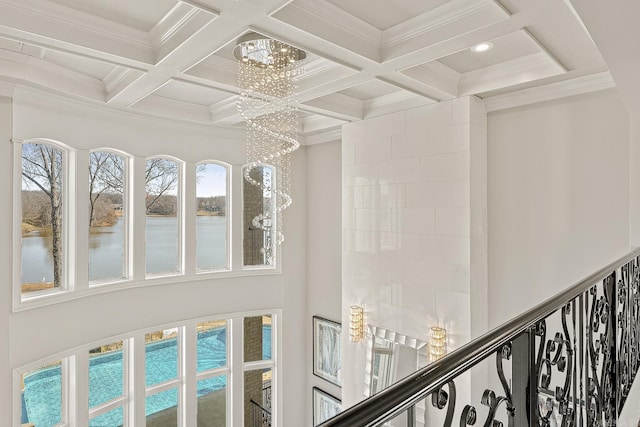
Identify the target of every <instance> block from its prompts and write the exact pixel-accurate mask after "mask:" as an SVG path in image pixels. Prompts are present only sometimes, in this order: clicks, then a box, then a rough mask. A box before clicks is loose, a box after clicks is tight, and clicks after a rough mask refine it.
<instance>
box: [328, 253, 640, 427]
mask: <svg viewBox="0 0 640 427" xmlns="http://www.w3.org/2000/svg"><path fill="white" fill-rule="evenodd" d="M638 368H640V249H635V250H633V251H631V252H630V253H629V254H627V255H625V256H624V257H622V258H620V259H619V260H617V261H615V262H613V263H611V264H609V265H608V266H606V267H604V268H602V269H600V270H598V271H596V272H595V273H593V274H592V275H590V276H589V277H587V278H585V279H584V280H582V281H580V282H578V283H577V284H575V285H573V286H571V287H570V288H568V289H566V290H565V291H563V292H561V293H559V294H557V295H556V296H554V297H552V298H550V299H548V300H547V301H545V302H544V303H542V304H540V305H538V306H536V307H534V308H532V309H530V310H529V311H527V312H525V313H523V314H521V315H520V316H518V317H516V318H514V319H512V320H511V321H509V322H507V323H505V324H503V325H502V326H500V327H498V328H496V329H494V330H492V331H490V332H488V333H487V334H485V335H483V336H481V337H479V338H478V339H476V340H474V341H472V342H470V343H468V344H467V345H465V346H463V347H461V348H459V349H458V350H456V351H454V352H452V353H450V354H449V355H447V356H446V357H444V358H442V359H440V360H438V361H436V362H434V363H432V364H430V365H428V366H426V367H425V368H423V369H421V370H419V371H417V372H415V373H413V374H411V375H409V376H408V377H406V378H404V379H402V380H400V381H399V382H397V383H395V384H394V385H392V386H390V387H389V388H387V389H385V390H383V391H381V392H380V393H378V394H375V395H373V396H372V397H369V398H368V399H366V400H364V401H362V402H360V403H358V404H356V405H355V406H353V407H351V408H349V409H347V410H345V411H343V412H342V413H340V414H338V415H337V416H335V417H333V418H332V419H330V420H328V421H326V422H324V423H323V424H321V426H322V427H368V426H383V425H385V426H403V427H404V426H407V427H416V426H420V425H425V426H446V427H449V426H454V425H455V426H461V427H464V426H471V425H482V426H487V427H489V426H492V427H502V426H509V427H524V426H544V427H555V426H562V427H565V426H566V427H570V426H576V427H577V426H580V427H583V426H584V427H587V426H589V427H592V426H596V427H613V426H618V427H627V426H629V427H631V426H632V425H635V421H634V422H633V423H629V422H628V421H626V420H628V419H630V418H629V417H633V418H631V419H634V420H637V419H638V416H640V414H638V413H637V412H638V411H640V410H639V409H636V408H637V407H638V406H639V405H637V403H634V404H629V405H627V406H625V403H626V401H627V400H628V397H629V395H630V393H633V394H636V393H637V394H639V395H640V390H637V389H638V387H636V388H634V389H632V384H633V381H634V379H635V377H636V373H637V371H638ZM463 376H464V377H467V378H468V377H470V378H471V383H472V387H471V390H458V389H457V387H458V386H457V384H458V383H462V382H461V381H459V380H460V379H461V377H463ZM478 385H481V387H478ZM476 389H480V390H484V391H482V392H481V393H479V394H478V395H474V394H472V392H473V390H476ZM461 391H463V393H461ZM457 396H471V400H470V401H465V400H464V399H461V398H458V397H457ZM638 398H640V396H638ZM633 401H634V402H637V401H638V399H636V398H633ZM417 408H419V410H417ZM423 408H424V409H423ZM630 411H631V412H636V413H635V414H632V413H631V412H630Z"/></svg>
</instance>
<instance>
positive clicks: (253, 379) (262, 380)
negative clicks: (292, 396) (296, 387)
mask: <svg viewBox="0 0 640 427" xmlns="http://www.w3.org/2000/svg"><path fill="white" fill-rule="evenodd" d="M271 375H272V371H271V369H261V370H255V371H247V372H245V373H244V425H245V427H252V426H257V425H258V426H259V425H263V424H260V422H261V421H262V420H264V419H267V418H268V419H269V421H270V419H271ZM268 425H271V424H270V423H269V424H268Z"/></svg>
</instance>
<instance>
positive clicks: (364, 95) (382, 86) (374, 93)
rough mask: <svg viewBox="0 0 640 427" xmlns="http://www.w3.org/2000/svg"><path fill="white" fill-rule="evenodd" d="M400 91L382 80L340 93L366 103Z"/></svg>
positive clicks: (372, 81) (371, 81)
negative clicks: (368, 100)
mask: <svg viewBox="0 0 640 427" xmlns="http://www.w3.org/2000/svg"><path fill="white" fill-rule="evenodd" d="M400 91H401V89H399V88H397V87H395V86H393V85H390V84H388V83H385V82H382V81H380V80H370V81H368V82H366V83H363V84H361V85H358V86H354V87H351V88H349V89H345V90H343V91H340V93H342V94H343V95H347V96H350V97H352V98H356V99H359V100H361V101H366V100H367V99H372V98H377V97H379V96H384V95H389V94H390V93H394V92H400Z"/></svg>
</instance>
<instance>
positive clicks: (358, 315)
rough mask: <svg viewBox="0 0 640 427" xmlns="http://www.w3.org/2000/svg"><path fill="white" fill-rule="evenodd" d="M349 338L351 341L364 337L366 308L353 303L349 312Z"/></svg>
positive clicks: (360, 339) (357, 340)
mask: <svg viewBox="0 0 640 427" xmlns="http://www.w3.org/2000/svg"><path fill="white" fill-rule="evenodd" d="M349 338H350V339H351V342H360V341H362V340H363V339H364V308H362V307H361V306H359V305H352V306H351V312H350V313H349Z"/></svg>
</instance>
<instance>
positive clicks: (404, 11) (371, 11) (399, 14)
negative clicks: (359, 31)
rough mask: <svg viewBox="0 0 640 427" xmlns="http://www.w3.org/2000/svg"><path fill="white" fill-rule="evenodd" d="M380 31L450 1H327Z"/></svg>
mask: <svg viewBox="0 0 640 427" xmlns="http://www.w3.org/2000/svg"><path fill="white" fill-rule="evenodd" d="M327 1H328V2H329V3H332V4H334V5H336V6H338V7H339V8H341V9H342V10H344V11H345V12H348V13H350V14H351V15H354V16H356V17H358V18H359V19H361V20H362V21H364V22H366V23H367V24H370V25H373V26H374V27H376V28H378V29H379V30H381V31H384V30H386V29H387V28H390V27H393V26H394V25H397V24H400V23H402V22H404V21H407V20H408V19H410V18H413V17H415V16H418V15H421V14H423V13H425V12H428V11H430V10H433V9H435V8H437V7H438V6H442V5H443V4H445V3H448V2H450V1H451V0H403V1H389V0H347V1H345V0H327Z"/></svg>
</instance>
